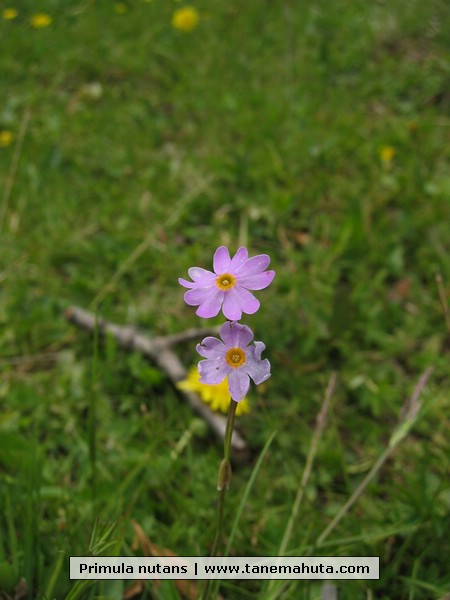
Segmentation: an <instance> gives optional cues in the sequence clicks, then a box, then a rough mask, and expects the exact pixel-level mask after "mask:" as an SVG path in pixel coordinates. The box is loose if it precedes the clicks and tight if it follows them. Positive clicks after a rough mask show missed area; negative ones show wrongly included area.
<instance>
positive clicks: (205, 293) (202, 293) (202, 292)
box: [184, 288, 216, 306]
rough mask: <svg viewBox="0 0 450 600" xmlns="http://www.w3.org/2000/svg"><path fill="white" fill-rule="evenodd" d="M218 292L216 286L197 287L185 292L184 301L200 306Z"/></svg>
mask: <svg viewBox="0 0 450 600" xmlns="http://www.w3.org/2000/svg"><path fill="white" fill-rule="evenodd" d="M215 292H216V290H215V289H214V288H197V289H194V290H189V291H188V292H186V293H185V294H184V301H185V302H186V304H189V306H198V305H199V304H203V302H205V301H207V300H208V298H209V297H210V296H211V295H213V294H214V293H215Z"/></svg>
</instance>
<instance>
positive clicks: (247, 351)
mask: <svg viewBox="0 0 450 600" xmlns="http://www.w3.org/2000/svg"><path fill="white" fill-rule="evenodd" d="M220 337H221V338H222V339H221V340H219V339H217V338H214V337H206V338H205V339H204V340H203V342H202V343H201V344H197V352H198V353H199V354H200V356H203V357H204V358H205V359H206V360H201V361H200V362H199V365H198V371H199V373H200V382H201V383H207V384H209V385H217V384H219V383H221V382H222V381H223V380H224V379H225V378H226V377H228V389H229V390H230V394H231V397H232V398H233V400H234V401H235V402H240V401H241V400H242V399H243V398H244V396H245V395H246V394H247V392H248V389H249V387H250V378H252V379H253V381H254V383H255V384H256V385H259V384H260V383H263V381H266V380H267V379H269V377H270V363H269V361H268V360H267V358H265V359H264V360H262V359H261V353H262V352H263V350H265V348H266V346H265V345H264V344H263V343H262V342H254V343H253V344H252V345H251V346H249V344H250V342H251V341H252V339H253V332H252V330H251V329H250V328H249V327H247V325H241V324H240V323H229V322H227V323H224V324H223V325H222V327H221V328H220Z"/></svg>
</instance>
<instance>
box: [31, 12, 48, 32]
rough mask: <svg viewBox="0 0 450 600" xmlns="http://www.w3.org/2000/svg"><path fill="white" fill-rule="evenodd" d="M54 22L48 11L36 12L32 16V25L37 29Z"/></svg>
mask: <svg viewBox="0 0 450 600" xmlns="http://www.w3.org/2000/svg"><path fill="white" fill-rule="evenodd" d="M51 22H52V18H51V16H50V15H47V13H36V14H35V15H33V16H32V17H31V26H32V27H34V28H35V29H43V28H44V27H48V26H49V25H50V24H51Z"/></svg>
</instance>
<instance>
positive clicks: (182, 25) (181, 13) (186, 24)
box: [172, 6, 199, 33]
mask: <svg viewBox="0 0 450 600" xmlns="http://www.w3.org/2000/svg"><path fill="white" fill-rule="evenodd" d="M198 20H199V17H198V12H197V11H196V10H195V8H193V7H192V6H185V7H183V8H179V9H178V10H176V11H175V12H174V13H173V15H172V26H173V27H174V28H175V29H178V30H179V31H183V32H184V33H189V32H190V31H192V30H193V29H194V28H195V27H197V25H198Z"/></svg>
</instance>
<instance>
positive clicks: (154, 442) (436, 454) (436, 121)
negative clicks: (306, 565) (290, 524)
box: [0, 0, 450, 600]
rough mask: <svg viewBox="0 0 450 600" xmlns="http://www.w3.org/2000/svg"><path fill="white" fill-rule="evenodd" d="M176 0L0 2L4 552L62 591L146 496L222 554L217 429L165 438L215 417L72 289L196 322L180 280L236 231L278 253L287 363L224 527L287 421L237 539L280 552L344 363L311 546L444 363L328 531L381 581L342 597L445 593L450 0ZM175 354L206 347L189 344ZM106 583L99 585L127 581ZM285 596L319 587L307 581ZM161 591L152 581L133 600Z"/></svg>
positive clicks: (248, 547) (254, 419)
mask: <svg viewBox="0 0 450 600" xmlns="http://www.w3.org/2000/svg"><path fill="white" fill-rule="evenodd" d="M179 6H183V4H178V3H175V2H173V3H172V2H161V0H154V1H153V2H144V1H138V0H135V1H133V2H132V1H129V2H126V3H124V7H125V12H123V14H118V13H117V12H116V9H115V4H114V3H113V2H109V1H108V2H107V1H97V2H95V1H87V2H79V3H76V4H75V3H73V4H72V3H71V4H70V6H69V5H67V4H66V3H60V2H56V0H55V1H50V0H49V1H45V0H43V2H42V3H40V5H39V12H45V13H48V14H49V15H50V16H51V18H52V22H51V23H50V25H49V26H48V27H46V28H42V29H34V28H32V27H31V25H30V19H31V17H32V16H33V14H34V11H35V10H36V9H35V7H34V5H33V4H31V3H28V2H25V1H23V2H16V3H15V5H13V4H8V5H6V4H5V3H3V4H2V7H1V8H2V9H4V8H7V7H15V8H17V10H18V15H17V17H16V18H15V19H13V20H5V19H0V28H1V35H0V44H1V47H0V49H1V54H0V56H1V58H0V65H1V72H2V86H1V91H0V94H1V103H0V130H1V131H10V132H11V133H12V135H13V140H12V142H11V144H9V145H6V146H3V147H0V181H2V182H3V186H2V188H3V189H2V192H3V190H5V194H3V204H2V209H1V210H0V215H2V219H1V223H0V227H1V229H0V286H1V287H0V409H1V412H0V448H1V453H0V468H1V472H0V515H1V516H0V524H1V525H0V528H1V529H0V531H1V532H2V535H1V536H0V539H1V543H0V562H1V560H6V561H9V562H11V563H12V564H13V565H14V567H15V568H16V569H17V571H18V573H19V574H20V576H23V577H25V578H26V580H27V584H28V589H29V597H30V598H40V597H45V596H44V595H43V594H45V590H46V589H47V590H49V594H50V595H53V597H55V598H58V599H59V598H64V597H66V595H67V594H69V593H70V590H71V589H72V588H73V589H74V587H73V586H72V585H71V583H70V582H69V580H68V561H67V560H64V561H63V563H62V564H61V562H60V561H61V553H62V552H63V553H65V555H66V556H69V555H76V554H79V555H84V554H87V553H88V552H89V544H90V542H89V540H90V539H91V535H92V532H93V528H94V523H95V522H96V519H97V522H98V523H100V524H101V527H104V528H105V530H108V527H109V526H111V525H112V524H114V523H116V522H120V523H123V526H121V527H122V528H123V533H122V532H120V534H119V536H118V538H117V540H119V541H118V542H117V552H119V553H121V554H125V555H126V554H132V553H133V552H134V550H133V549H132V548H131V542H132V539H133V532H132V529H131V527H130V525H129V519H130V518H134V519H136V520H137V521H138V522H139V523H140V524H141V526H142V527H143V529H144V531H145V532H146V533H147V534H148V535H149V536H150V538H151V539H153V540H154V541H155V542H156V543H158V544H159V545H161V546H164V547H167V548H171V549H172V550H174V551H175V552H177V553H178V554H180V555H183V554H192V555H195V554H198V555H202V554H206V553H207V551H208V547H209V545H210V543H211V540H212V537H213V528H214V500H215V490H214V482H215V477H216V470H217V465H218V460H219V456H220V447H218V445H217V444H216V443H215V442H214V439H213V438H212V437H210V436H209V435H206V434H204V433H202V432H201V431H199V432H198V433H195V435H194V436H193V437H192V441H191V443H190V444H189V445H188V446H187V447H186V448H185V450H184V452H183V453H182V454H181V455H179V456H178V457H177V458H176V460H172V459H171V458H170V453H171V450H172V449H173V448H174V447H175V445H176V444H177V442H178V440H179V439H180V438H181V437H182V436H183V433H184V432H185V431H187V430H193V431H196V432H197V431H198V430H197V429H196V428H192V419H193V417H192V415H191V413H190V411H189V408H188V407H186V406H184V405H183V403H182V401H181V399H180V397H179V396H178V394H177V392H176V391H175V390H173V389H171V387H170V386H169V385H168V383H167V382H166V380H165V378H164V376H162V375H161V374H159V373H158V371H156V369H154V368H153V367H152V366H148V365H147V364H146V363H145V362H144V361H142V360H140V358H139V357H136V356H133V355H132V356H128V355H125V354H123V353H122V352H121V351H119V350H118V349H117V348H116V347H115V345H114V343H113V342H112V341H111V340H110V341H108V343H107V344H106V346H104V347H100V348H99V349H98V356H94V352H93V348H94V347H95V346H93V343H92V341H91V340H89V339H88V336H86V335H85V334H84V333H82V332H78V331H74V330H73V329H71V327H70V326H68V324H67V323H66V321H65V319H64V316H63V311H64V308H65V307H66V306H67V305H68V304H79V305H81V306H83V307H89V306H91V307H97V308H98V310H99V312H100V313H101V314H102V315H104V316H106V317H108V318H109V319H111V320H116V321H118V322H120V323H129V324H135V325H137V326H139V327H141V328H143V329H144V330H148V331H150V332H152V333H158V334H167V333H173V332H176V331H180V330H182V329H183V328H186V327H190V326H192V325H193V324H195V323H196V322H197V323H198V320H196V319H197V318H196V317H195V316H194V313H193V311H192V310H191V309H189V308H188V307H186V306H185V305H184V303H183V299H182V290H181V289H180V288H179V286H178V284H177V277H178V276H180V275H181V276H183V274H184V273H185V272H186V270H187V268H188V267H189V266H192V265H202V266H204V267H206V268H209V267H210V263H211V257H212V253H213V251H214V249H215V248H216V247H217V246H218V245H219V244H227V245H229V246H230V248H232V249H234V250H235V249H237V247H238V246H239V245H240V244H243V243H244V244H246V245H248V246H249V248H250V249H251V251H252V252H253V253H258V252H267V253H269V254H270V255H271V257H272V261H273V265H274V268H275V269H276V271H277V277H276V279H275V281H274V284H273V285H272V286H271V288H269V289H268V290H266V291H264V292H261V293H260V299H261V301H262V308H261V310H260V312H259V313H258V314H256V315H254V316H252V317H249V318H248V319H247V321H246V322H248V324H249V325H250V326H251V327H252V328H254V330H255V334H256V338H257V339H263V340H264V342H265V343H266V345H267V356H269V358H270V360H271V362H272V372H273V376H272V379H271V380H270V381H269V382H268V383H267V384H266V385H265V386H264V387H263V386H260V388H258V389H256V390H254V391H253V398H252V405H253V410H252V414H251V415H250V416H248V417H243V418H242V419H241V421H240V422H241V426H242V429H243V430H244V431H245V434H246V436H247V438H248V439H249V443H250V444H251V447H252V449H253V450H254V456H255V460H253V459H252V460H250V461H249V462H248V464H244V465H241V466H240V467H236V468H235V475H234V479H233V485H232V487H231V490H230V498H229V502H228V507H227V511H228V515H229V520H230V522H233V519H234V515H235V508H236V506H238V505H239V502H240V499H241V494H242V491H243V489H244V486H245V483H246V482H247V481H248V479H249V478H250V477H251V473H252V469H253V465H254V463H255V462H256V456H257V455H258V454H259V453H260V451H261V449H262V448H263V447H264V445H265V443H266V441H267V439H268V438H269V436H270V435H271V434H272V433H273V431H274V430H278V434H277V436H276V437H275V439H274V442H273V443H272V445H271V447H270V449H269V450H268V451H267V454H266V457H265V459H264V464H263V465H262V466H261V470H260V471H259V473H258V476H257V478H256V480H255V482H254V484H253V490H252V494H251V495H250V498H249V499H248V501H247V504H246V510H245V512H243V514H242V517H241V521H240V526H239V529H238V531H237V532H236V535H235V537H234V541H233V548H231V553H235V554H237V555H247V554H268V555H271V554H276V553H277V550H278V548H279V545H280V542H281V535H282V532H283V531H284V529H285V527H286V523H287V521H288V518H289V514H290V510H291V506H292V503H293V502H294V498H295V493H296V490H297V487H298V481H299V479H300V477H301V473H302V472H303V467H304V462H305V459H306V456H307V453H308V448H309V444H310V441H311V435H312V429H313V424H314V419H315V416H316V413H317V411H318V407H319V406H320V402H321V399H322V396H323V391H324V388H325V386H326V382H327V380H328V377H329V374H330V372H331V371H333V370H337V371H338V373H339V379H340V386H339V389H338V392H337V394H336V398H335V401H334V407H333V411H332V415H331V417H330V424H329V426H328V427H327V429H326V431H325V433H324V437H323V439H322V441H321V445H320V447H319V450H318V456H317V460H316V465H315V468H314V470H313V473H312V475H311V478H310V482H309V485H308V487H307V490H306V493H305V499H304V506H303V509H302V511H301V514H300V518H299V521H298V523H296V524H295V527H294V532H293V535H292V538H291V539H292V547H290V548H289V551H290V552H291V553H293V554H295V553H297V554H301V553H302V552H303V551H305V550H304V549H305V548H308V547H309V546H310V545H311V544H313V543H314V540H315V539H317V537H318V535H319V534H320V533H321V532H322V531H323V529H324V522H325V521H327V522H329V521H330V520H331V519H332V518H333V516H334V515H335V514H336V513H337V511H338V510H339V508H340V507H341V506H342V505H343V504H344V502H345V501H346V499H347V498H348V497H349V496H350V495H351V493H352V492H353V490H354V489H355V488H356V487H357V485H358V483H359V482H360V481H361V480H362V478H363V477H364V475H365V474H366V473H367V472H368V471H369V470H370V468H371V466H372V464H373V463H374V461H375V460H376V458H377V457H378V455H379V454H380V453H381V451H382V449H383V447H384V446H385V444H386V441H387V440H388V439H389V437H390V435H391V433H392V430H393V429H394V427H395V423H396V422H397V417H398V413H399V411H400V408H401V406H402V404H403V401H404V399H405V398H406V397H407V396H408V394H410V393H411V391H412V388H413V386H414V384H415V381H416V380H417V378H418V376H419V374H420V373H421V372H422V371H423V370H424V369H425V368H426V367H427V366H429V365H433V366H434V367H435V371H434V374H433V377H432V379H431V381H430V384H429V385H428V386H427V388H426V390H425V392H424V397H425V409H424V411H423V414H422V415H421V417H420V419H419V422H418V424H417V426H416V427H415V429H414V430H413V432H412V434H411V435H410V436H409V437H408V438H407V440H406V441H405V442H404V443H403V445H402V446H401V447H400V448H399V450H398V451H397V453H396V454H395V455H394V457H393V458H392V459H391V460H390V461H389V463H388V465H387V466H386V467H385V468H384V469H383V470H382V472H381V473H380V475H379V476H378V477H377V478H376V480H374V481H373V482H372V484H371V485H370V486H369V489H368V490H367V492H366V493H365V494H364V496H363V497H362V498H361V499H360V501H359V502H358V503H357V505H356V506H355V507H354V508H353V510H352V511H350V513H349V514H348V515H347V517H346V518H345V519H344V520H343V521H342V522H341V523H340V525H339V526H338V528H337V529H336V531H335V532H334V534H333V536H334V537H332V538H331V539H329V540H328V541H327V543H326V544H331V546H330V547H329V548H330V549H329V550H327V552H328V551H329V552H333V553H336V555H345V554H349V555H354V556H358V555H380V557H381V579H380V581H371V582H350V581H348V582H345V584H344V583H343V584H342V586H341V588H340V599H341V598H352V599H353V598H356V597H361V598H362V597H364V598H368V597H371V596H370V594H372V595H373V596H374V597H375V596H376V597H377V598H386V599H387V598H399V599H403V598H405V599H408V600H410V599H412V598H414V600H420V599H421V598H424V599H426V598H439V597H440V596H443V595H444V593H445V591H446V590H448V587H449V585H450V581H449V579H448V558H447V557H448V555H449V554H450V548H449V545H448V528H449V525H450V523H449V518H448V514H449V504H450V497H449V493H448V470H449V459H448V457H449V450H450V448H449V440H448V430H449V420H448V408H449V399H448V393H447V391H446V390H447V389H448V384H449V375H448V352H449V348H450V344H449V332H448V331H447V330H446V326H445V318H444V314H443V309H442V306H441V303H440V301H439V294H438V289H437V285H436V280H435V277H436V274H438V273H440V274H441V276H442V279H443V286H444V290H446V291H445V292H444V295H446V297H447V298H448V288H449V282H450V261H449V259H448V252H449V243H448V222H449V217H450V204H449V197H450V177H449V171H448V127H449V123H450V119H449V105H450V96H449V92H448V77H449V71H450V63H449V35H450V34H449V31H450V29H449V26H448V25H449V19H448V8H447V4H446V3H445V2H443V1H440V0H431V1H430V2H427V3H424V2H419V1H418V0H409V1H406V0H398V1H397V2H395V3H392V2H391V3H388V2H381V1H378V2H373V3H367V2H362V1H361V0H359V1H354V2H346V1H345V0H338V1H337V2H334V3H329V2H325V0H304V1H303V2H301V3H298V2H294V1H293V0H284V1H283V2H278V3H275V2H269V1H264V2H260V3H248V4H242V3H238V2H236V1H235V0H231V1H230V2H227V3H225V2H219V1H218V0H212V1H211V2H209V3H206V2H198V3H195V7H196V9H197V10H198V12H199V15H200V20H199V24H198V27H197V28H195V29H194V30H193V31H192V32H191V33H189V34H185V33H182V32H179V31H176V30H174V29H173V28H172V27H171V25H170V23H171V16H172V13H173V11H174V10H176V8H178V7H179ZM27 111H29V121H28V122H26V121H24V117H26V115H27V114H28V113H27ZM24 123H25V125H26V131H25V132H24V137H23V143H22V145H21V146H17V144H18V142H20V131H21V126H22V127H23V125H24ZM15 148H16V149H17V157H18V163H17V171H16V172H15V174H14V178H13V179H11V177H10V175H11V173H12V170H11V169H12V165H13V161H14V152H15ZM384 148H392V151H391V152H390V154H391V159H390V160H383V159H382V156H383V149H384ZM19 150H20V152H19ZM388 154H389V153H388ZM8 188H10V193H9V192H6V190H8ZM5 200H7V203H6V202H5ZM180 351H181V352H182V356H183V359H184V360H185V361H186V364H189V363H191V362H194V361H195V360H196V357H195V352H194V349H193V346H192V347H190V346H189V347H186V348H183V349H180ZM94 360H95V363H96V364H95V368H94V367H93V366H92V365H93V361H94ZM93 374H94V375H95V377H94V381H93ZM94 403H95V410H96V416H97V429H96V431H95V432H94V430H93V429H92V427H91V426H90V424H89V423H90V418H91V417H92V414H93V413H92V411H90V407H92V406H93V404H94ZM89 431H90V434H89ZM94 433H95V452H96V455H95V465H96V476H95V492H96V493H95V496H93V495H92V486H93V480H92V464H93V448H94V446H93V443H94V441H93V436H94ZM89 436H90V437H89ZM96 530H97V531H99V529H98V526H97V529H96ZM114 540H116V538H114ZM326 548H327V546H326V545H325V546H324V552H323V553H324V554H325V553H326V552H325V550H326ZM113 583H114V582H109V584H107V583H103V584H98V585H97V584H94V585H93V586H91V588H90V589H88V590H86V591H83V594H84V595H83V596H81V597H83V598H84V597H85V598H93V597H94V596H95V597H108V598H113V597H114V598H115V597H118V598H120V597H121V594H122V591H121V590H122V588H121V587H120V586H119V588H117V587H116V588H114V590H115V591H111V590H112V584H113ZM108 585H109V586H110V588H108ZM122 587H123V586H122ZM73 589H72V595H73V594H74V593H75V592H74V591H73ZM264 589H265V588H264V587H263V588H261V583H260V582H256V581H251V582H250V581H249V582H243V583H242V584H239V585H238V587H236V584H234V585H233V586H231V587H229V588H228V587H224V590H223V594H224V595H226V597H229V598H241V597H250V598H260V597H263V596H261V594H264V591H263V590H264ZM288 590H289V591H287V590H286V591H285V594H287V595H285V596H283V597H286V598H291V597H292V598H315V597H317V595H318V585H317V584H316V583H314V582H294V583H293V584H291V585H290V587H289V588H288ZM169 593H171V594H173V593H175V592H173V591H172V592H169V591H167V594H169ZM108 594H109V595H108ZM114 594H115V595H114ZM153 594H154V592H151V586H150V584H149V585H148V589H147V591H144V592H143V595H142V597H153V596H152V595H153Z"/></svg>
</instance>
